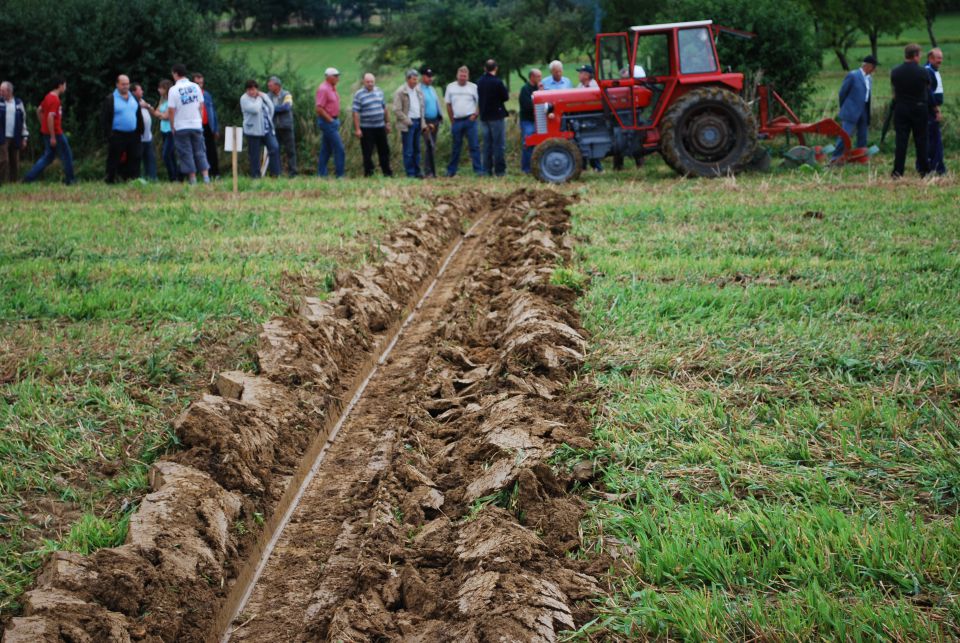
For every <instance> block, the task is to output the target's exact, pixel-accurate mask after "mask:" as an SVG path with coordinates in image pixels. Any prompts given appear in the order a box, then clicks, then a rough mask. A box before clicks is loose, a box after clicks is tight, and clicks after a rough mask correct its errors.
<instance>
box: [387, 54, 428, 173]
mask: <svg viewBox="0 0 960 643" xmlns="http://www.w3.org/2000/svg"><path fill="white" fill-rule="evenodd" d="M419 80H420V72H418V71H417V70H416V69H410V70H408V71H407V74H406V82H405V83H403V84H402V85H400V87H398V88H397V91H395V92H394V93H393V117H394V118H395V119H396V121H397V131H399V132H400V140H401V142H402V143H403V170H404V172H406V174H407V176H408V177H410V178H420V177H421V176H422V175H421V174H420V135H421V132H422V131H423V129H424V127H425V125H426V123H425V121H424V110H423V107H424V102H425V101H424V98H423V91H422V90H421V89H420V84H419V82H417V81H419Z"/></svg>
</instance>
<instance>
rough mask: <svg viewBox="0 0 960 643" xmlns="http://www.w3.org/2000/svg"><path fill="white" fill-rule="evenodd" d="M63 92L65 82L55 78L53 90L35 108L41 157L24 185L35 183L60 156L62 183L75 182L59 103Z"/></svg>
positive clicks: (24, 180) (24, 178) (31, 169)
mask: <svg viewBox="0 0 960 643" xmlns="http://www.w3.org/2000/svg"><path fill="white" fill-rule="evenodd" d="M65 91H67V81H65V80H64V79H63V78H57V79H56V80H55V81H53V89H52V90H51V91H50V93H49V94H47V95H46V96H45V97H44V99H43V101H42V102H41V103H40V107H38V108H37V115H38V116H39V118H40V133H41V134H43V156H41V157H40V158H39V159H37V162H36V163H34V164H33V167H32V168H30V171H29V172H27V175H26V176H25V177H23V182H24V183H32V182H33V181H36V180H37V178H38V177H39V176H40V175H41V174H43V171H44V170H45V169H46V168H47V166H48V165H50V164H51V163H53V159H54V157H56V156H57V155H59V156H60V162H61V163H62V164H63V182H64V183H66V184H67V185H71V184H72V183H73V182H74V180H75V179H74V176H73V154H72V153H71V152H70V142H69V141H68V140H67V137H66V136H65V135H64V133H63V105H62V104H61V102H60V97H61V96H63V93H64V92H65Z"/></svg>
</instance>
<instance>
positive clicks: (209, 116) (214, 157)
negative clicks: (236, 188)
mask: <svg viewBox="0 0 960 643" xmlns="http://www.w3.org/2000/svg"><path fill="white" fill-rule="evenodd" d="M193 82H194V83H196V85H197V87H199V88H200V90H201V91H203V103H202V104H201V106H200V120H201V121H202V122H203V147H204V149H205V150H206V152H207V163H208V164H209V165H210V176H214V177H216V176H220V155H219V154H218V152H217V141H219V140H220V123H219V121H218V119H217V108H216V106H215V105H214V104H213V94H211V93H210V92H208V91H207V90H205V89H204V88H203V74H201V73H200V72H194V73H193Z"/></svg>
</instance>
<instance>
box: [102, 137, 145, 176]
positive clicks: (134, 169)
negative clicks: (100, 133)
mask: <svg viewBox="0 0 960 643" xmlns="http://www.w3.org/2000/svg"><path fill="white" fill-rule="evenodd" d="M141 149H142V148H141V145H140V135H139V134H138V133H137V131H136V130H134V131H132V132H118V131H117V130H113V131H112V132H111V133H110V139H109V140H108V141H107V183H116V182H117V176H118V175H119V177H120V179H121V180H123V181H129V180H131V179H135V178H137V177H138V176H140V150H141Z"/></svg>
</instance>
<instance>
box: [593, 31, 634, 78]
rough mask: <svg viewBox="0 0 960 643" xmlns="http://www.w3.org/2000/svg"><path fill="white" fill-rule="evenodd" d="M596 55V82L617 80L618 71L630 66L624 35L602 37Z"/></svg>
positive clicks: (628, 49) (628, 50)
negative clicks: (597, 69) (597, 65)
mask: <svg viewBox="0 0 960 643" xmlns="http://www.w3.org/2000/svg"><path fill="white" fill-rule="evenodd" d="M598 53H599V59H598V60H597V62H598V63H599V73H598V75H597V78H598V80H615V79H619V78H620V77H621V76H620V70H621V69H623V68H624V67H626V66H627V65H629V64H630V48H629V46H628V45H627V37H626V35H625V34H610V35H608V36H602V37H601V38H600V50H599V52H598Z"/></svg>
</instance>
